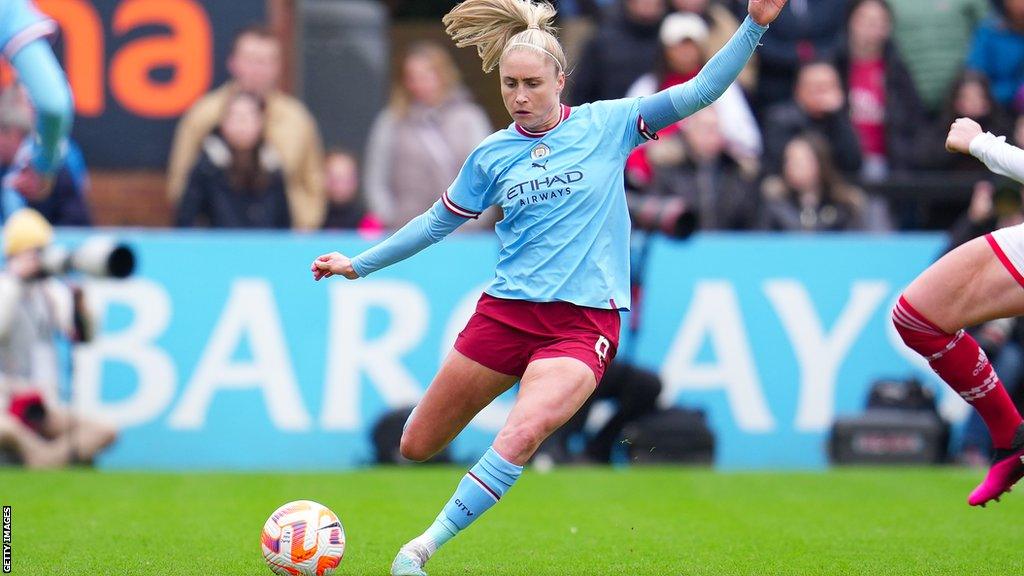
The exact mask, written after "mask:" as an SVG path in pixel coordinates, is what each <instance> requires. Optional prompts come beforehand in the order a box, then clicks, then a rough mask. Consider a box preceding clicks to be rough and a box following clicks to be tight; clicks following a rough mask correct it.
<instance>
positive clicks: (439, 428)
mask: <svg viewBox="0 0 1024 576" xmlns="http://www.w3.org/2000/svg"><path fill="white" fill-rule="evenodd" d="M516 380H518V377H517V376H511V375H508V374H502V373H500V372H496V371H494V370H492V369H490V368H488V367H486V366H484V365H482V364H480V363H478V362H476V361H473V360H471V359H469V358H467V357H466V356H465V355H463V354H461V353H460V352H459V351H458V350H452V351H451V352H450V353H449V354H448V357H447V358H445V361H444V363H443V364H442V365H441V369H440V370H439V371H438V373H437V376H435V377H434V381H433V382H431V384H430V387H429V388H427V392H426V394H424V395H423V398H422V399H421V400H420V402H419V404H418V405H417V406H416V409H415V410H414V411H413V413H412V415H411V416H410V417H409V422H408V423H407V424H406V426H405V430H404V431H403V432H402V443H401V451H402V456H404V457H406V458H408V459H410V460H416V461H418V462H422V461H424V460H429V459H430V458H431V457H432V456H433V455H435V454H437V453H438V452H440V451H441V450H443V449H444V447H445V446H447V445H448V444H449V443H450V442H451V441H452V440H453V439H454V438H455V437H456V436H457V435H458V434H459V432H461V431H462V429H463V428H465V427H466V425H467V424H469V422H470V420H472V419H473V417H474V416H476V415H477V414H478V413H479V412H480V411H481V410H483V409H484V408H485V407H486V406H487V405H488V404H490V403H491V402H492V401H493V400H494V399H495V398H497V397H498V396H499V395H500V394H501V393H502V392H505V391H506V390H508V389H509V388H511V387H512V385H513V384H515V382H516Z"/></svg>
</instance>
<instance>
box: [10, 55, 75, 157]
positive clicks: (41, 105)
mask: <svg viewBox="0 0 1024 576" xmlns="http://www.w3.org/2000/svg"><path fill="white" fill-rule="evenodd" d="M11 64H13V65H14V68H15V69H16V70H17V71H18V79H19V80H20V82H21V83H22V84H23V85H24V86H25V89H26V90H28V95H29V97H30V98H31V99H32V105H33V106H34V107H35V109H36V116H37V121H36V132H37V134H38V140H37V142H36V145H35V147H34V150H33V154H32V168H33V169H34V170H35V171H37V172H38V173H40V174H42V175H50V174H53V173H54V172H56V171H57V170H58V169H59V168H60V165H61V162H62V161H63V153H64V146H65V142H66V140H67V136H68V133H69V132H70V131H71V123H72V119H73V112H72V107H73V105H72V98H71V89H70V88H69V87H68V82H67V79H66V78H65V77H64V72H63V71H62V70H61V68H60V64H59V63H58V62H57V57H56V56H54V55H53V51H52V50H51V49H50V46H49V45H48V44H47V43H46V42H45V41H43V40H35V41H33V42H31V43H29V44H28V45H27V46H25V47H24V48H22V49H21V50H19V51H18V53H17V54H15V55H14V57H13V58H12V59H11Z"/></svg>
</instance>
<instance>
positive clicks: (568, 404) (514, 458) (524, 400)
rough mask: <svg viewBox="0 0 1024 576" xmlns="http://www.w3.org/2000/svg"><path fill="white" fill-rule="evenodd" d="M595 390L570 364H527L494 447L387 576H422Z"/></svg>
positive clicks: (591, 378)
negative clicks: (427, 565)
mask: <svg viewBox="0 0 1024 576" xmlns="http://www.w3.org/2000/svg"><path fill="white" fill-rule="evenodd" d="M596 385H597V380H596V377H595V375H594V372H593V371H592V370H591V368H590V367H589V366H587V364H585V363H584V362H582V361H580V360H577V359H575V358H564V357H560V358H544V359H540V360H534V361H533V362H531V363H530V364H529V366H528V367H527V369H526V372H525V373H524V374H523V378H522V380H521V381H520V384H519V394H518V396H517V399H516V403H515V405H514V406H513V408H512V412H511V413H510V414H509V417H508V420H507V421H506V422H505V426H504V427H503V428H502V429H501V431H500V432H499V433H498V437H497V438H496V439H495V441H494V444H493V445H492V446H491V448H489V449H488V450H487V452H486V453H485V454H484V456H483V457H482V458H481V459H480V461H479V462H477V463H476V465H474V466H473V467H472V468H471V469H470V470H469V472H467V473H466V476H465V477H464V478H463V479H462V481H461V482H460V483H459V485H458V487H457V488H456V490H455V494H454V495H453V496H452V497H451V499H450V500H449V501H448V503H447V504H446V505H445V506H444V508H443V509H442V510H441V513H440V514H438V516H437V519H436V520H434V523H433V524H431V526H430V527H429V528H428V529H427V530H426V531H425V532H424V533H423V534H421V535H420V536H418V537H417V538H415V539H413V540H412V541H411V542H409V543H408V544H406V545H405V546H403V547H402V549H401V550H400V551H399V553H398V557H396V558H395V562H394V564H392V567H391V573H392V575H393V576H410V575H414V576H420V575H422V574H425V572H423V565H424V564H425V563H426V562H427V560H429V559H430V557H431V556H432V555H433V554H434V552H436V551H437V549H438V548H439V547H440V546H442V545H444V544H445V543H446V542H447V541H448V540H450V539H452V538H453V537H454V536H455V535H456V534H458V533H459V532H460V531H462V530H463V529H465V528H467V527H468V526H469V525H470V524H471V523H473V521H475V520H476V519H477V518H479V517H480V516H481V515H482V514H483V513H484V512H486V511H487V510H489V509H490V508H491V507H492V506H494V505H495V504H496V503H498V501H500V500H501V497H502V496H504V494H505V493H506V492H507V491H508V490H509V489H510V488H511V487H512V484H514V483H515V481H516V480H517V479H518V478H519V475H520V474H521V473H522V471H523V465H524V464H526V462H528V461H529V460H530V458H531V457H532V456H533V453H534V452H536V451H537V448H538V447H539V446H540V445H541V443H542V442H543V441H544V440H545V439H546V438H547V437H548V436H550V435H551V433H552V432H554V431H555V430H556V429H558V427H559V426H561V425H562V424H564V423H565V422H566V421H568V420H569V418H571V417H572V415H573V414H575V413H576V411H577V410H579V408H580V406H582V405H583V403H584V402H586V400H587V397H589V396H590V394H592V393H593V391H594V388H595V386H596Z"/></svg>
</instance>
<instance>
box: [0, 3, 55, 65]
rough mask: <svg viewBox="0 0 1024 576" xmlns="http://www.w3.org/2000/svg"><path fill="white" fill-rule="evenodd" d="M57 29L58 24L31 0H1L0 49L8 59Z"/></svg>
mask: <svg viewBox="0 0 1024 576" xmlns="http://www.w3.org/2000/svg"><path fill="white" fill-rule="evenodd" d="M56 31H57V25H56V24H55V23H54V22H53V20H50V19H49V18H47V17H46V16H44V15H43V14H41V13H40V12H39V11H38V10H36V8H35V6H33V5H32V3H31V2H29V0H2V1H0V50H2V51H3V55H4V57H5V58H7V59H8V60H11V59H12V58H14V55H15V54H17V53H18V52H19V51H21V49H22V48H24V47H25V46H28V45H29V44H30V43H31V42H32V41H33V40H38V39H40V38H44V37H46V36H49V35H50V34H53V33H54V32H56Z"/></svg>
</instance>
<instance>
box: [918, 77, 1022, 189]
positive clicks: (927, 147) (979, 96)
mask: <svg viewBox="0 0 1024 576" xmlns="http://www.w3.org/2000/svg"><path fill="white" fill-rule="evenodd" d="M961 117H967V118H971V119H973V120H975V121H976V122H978V123H980V124H981V125H982V126H984V127H985V129H986V130H989V131H991V132H992V133H993V134H1009V133H1010V130H1011V129H1012V125H1011V123H1010V120H1009V119H1008V118H1007V116H1006V114H1005V113H1004V112H1003V110H1002V109H1001V108H1000V107H999V105H998V104H997V103H996V101H995V99H994V98H993V96H992V92H991V91H990V90H989V84H988V79H986V78H985V76H984V75H983V74H981V73H979V72H973V71H970V70H967V71H964V72H962V73H961V74H960V75H959V76H958V77H957V78H956V80H954V81H953V85H952V87H951V88H950V92H949V95H948V97H947V101H946V105H945V107H944V109H943V112H942V114H940V115H939V117H938V119H937V120H936V121H935V122H933V123H932V124H931V125H929V126H928V127H927V129H925V130H921V131H920V132H919V134H918V142H917V146H915V150H916V153H917V156H918V162H917V165H918V167H919V168H924V169H933V170H949V171H963V172H982V171H984V170H985V166H984V165H983V164H982V163H981V162H979V161H978V160H977V159H976V158H974V157H973V156H969V155H967V154H953V155H951V154H950V153H949V152H947V151H946V133H947V132H949V127H950V125H952V124H953V121H954V120H956V119H957V118H961Z"/></svg>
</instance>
